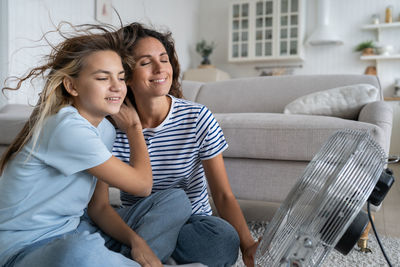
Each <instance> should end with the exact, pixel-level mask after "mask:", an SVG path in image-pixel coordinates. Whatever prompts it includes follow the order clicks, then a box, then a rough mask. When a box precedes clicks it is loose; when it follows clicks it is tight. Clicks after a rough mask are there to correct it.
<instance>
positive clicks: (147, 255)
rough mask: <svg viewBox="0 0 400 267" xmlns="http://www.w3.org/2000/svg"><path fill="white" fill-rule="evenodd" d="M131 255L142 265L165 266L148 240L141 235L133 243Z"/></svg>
mask: <svg viewBox="0 0 400 267" xmlns="http://www.w3.org/2000/svg"><path fill="white" fill-rule="evenodd" d="M131 248H132V249H131V256H132V259H133V260H134V261H136V262H137V263H139V264H140V266H142V267H154V266H155V267H159V266H163V265H162V263H161V261H160V260H159V259H158V258H157V256H156V255H155V254H154V252H153V251H152V250H151V248H150V247H149V246H148V245H147V243H146V241H145V240H144V239H143V238H141V237H140V236H136V238H135V241H134V242H133V243H132V245H131Z"/></svg>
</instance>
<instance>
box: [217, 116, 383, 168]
mask: <svg viewBox="0 0 400 267" xmlns="http://www.w3.org/2000/svg"><path fill="white" fill-rule="evenodd" d="M215 118H216V119H217V121H218V123H219V124H220V126H221V127H222V130H223V132H224V135H225V137H226V139H227V142H228V144H229V148H228V149H227V150H226V151H225V152H224V156H227V157H236V158H253V159H272V160H297V161H309V160H311V159H312V158H313V156H314V154H315V153H316V152H318V151H319V150H320V148H321V146H322V145H323V144H324V143H325V142H326V141H327V140H328V138H329V137H330V136H331V135H332V134H333V133H334V132H335V131H337V130H339V129H344V128H349V129H368V130H371V134H372V136H373V137H374V138H375V139H376V140H377V141H378V142H379V143H384V141H382V139H383V138H385V136H384V134H383V133H382V132H381V131H382V129H380V128H379V127H378V126H376V125H373V124H370V123H365V122H358V121H352V120H345V119H341V118H336V117H326V116H315V115H288V114H277V113H232V114H221V113H219V114H218V113H217V114H215Z"/></svg>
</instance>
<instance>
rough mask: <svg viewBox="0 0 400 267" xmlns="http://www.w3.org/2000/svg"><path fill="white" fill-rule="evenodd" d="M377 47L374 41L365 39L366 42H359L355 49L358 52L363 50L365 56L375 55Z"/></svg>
mask: <svg viewBox="0 0 400 267" xmlns="http://www.w3.org/2000/svg"><path fill="white" fill-rule="evenodd" d="M375 48H376V45H375V43H374V41H372V40H369V41H364V42H361V43H359V44H358V45H357V46H356V48H355V49H354V50H355V51H356V52H362V55H363V56H367V55H374V54H375V53H374V49H375Z"/></svg>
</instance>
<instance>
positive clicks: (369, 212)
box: [367, 200, 392, 267]
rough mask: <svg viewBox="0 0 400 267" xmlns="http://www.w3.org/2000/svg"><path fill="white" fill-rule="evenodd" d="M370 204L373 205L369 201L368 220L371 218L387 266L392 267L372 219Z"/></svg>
mask: <svg viewBox="0 0 400 267" xmlns="http://www.w3.org/2000/svg"><path fill="white" fill-rule="evenodd" d="M370 204H371V202H370V201H369V200H368V205H367V209H368V218H369V221H370V222H371V226H372V230H373V231H374V234H375V237H376V241H378V244H379V247H380V248H381V251H382V254H383V256H384V257H385V260H386V262H387V264H388V265H389V267H392V263H391V262H390V260H389V257H388V256H387V254H386V252H385V249H384V248H383V246H382V243H381V240H380V239H379V236H378V233H377V232H376V229H375V225H374V221H373V220H372V217H371V210H370Z"/></svg>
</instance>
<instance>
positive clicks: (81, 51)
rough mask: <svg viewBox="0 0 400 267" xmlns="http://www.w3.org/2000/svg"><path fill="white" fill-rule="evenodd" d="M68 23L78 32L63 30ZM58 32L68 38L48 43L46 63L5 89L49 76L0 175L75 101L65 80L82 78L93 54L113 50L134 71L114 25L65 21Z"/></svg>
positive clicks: (0, 165) (0, 166) (1, 164)
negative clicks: (51, 118) (51, 119)
mask: <svg viewBox="0 0 400 267" xmlns="http://www.w3.org/2000/svg"><path fill="white" fill-rule="evenodd" d="M65 24H67V25H70V26H71V27H72V28H73V30H74V33H72V34H71V33H69V34H64V33H63V32H62V31H61V27H62V26H64V25H65ZM51 32H54V31H51ZM55 32H58V33H59V35H60V36H61V37H62V38H64V40H63V41H62V42H61V43H59V44H58V45H55V46H53V45H51V44H50V43H49V42H48V43H49V45H51V47H52V51H51V53H50V54H49V55H48V56H46V58H45V63H44V64H43V65H41V66H38V67H35V68H33V69H31V70H30V72H28V74H26V75H25V76H23V77H19V78H18V77H17V78H16V80H17V81H18V83H17V85H16V87H4V88H3V91H4V90H18V89H19V88H20V87H21V85H22V83H23V82H25V81H28V80H32V79H37V78H39V77H43V78H44V79H45V85H44V88H43V90H42V92H41V93H40V97H39V100H38V103H37V104H36V106H35V108H34V110H33V112H32V114H31V116H30V118H29V120H28V121H27V122H26V124H25V125H24V127H23V129H22V130H21V131H20V132H19V133H18V135H17V136H16V138H15V139H14V141H13V142H12V143H11V145H10V146H9V147H8V149H7V150H6V152H5V153H4V154H3V156H2V158H1V160H0V174H1V173H2V172H3V170H4V168H5V166H6V164H7V162H8V161H9V160H10V159H11V158H12V157H13V156H14V155H16V154H17V153H18V152H19V151H20V150H21V149H22V147H23V146H24V145H25V144H26V143H27V142H28V141H29V140H31V138H33V147H35V145H36V142H37V141H38V138H39V134H40V132H41V129H42V127H43V123H44V121H45V119H46V118H47V117H49V116H50V115H53V114H56V113H57V112H58V111H59V110H60V109H61V108H62V107H65V106H68V105H71V104H72V97H71V95H70V94H69V93H68V92H67V90H66V89H65V87H64V85H63V80H64V78H65V77H71V78H76V77H78V75H79V73H80V72H81V70H82V68H83V67H84V65H85V60H86V58H87V57H88V56H89V55H91V54H92V53H94V52H97V51H106V50H111V51H115V52H116V53H117V54H119V55H120V56H121V58H122V63H123V66H124V69H125V70H126V71H128V70H130V69H131V68H132V66H133V61H132V58H131V56H130V55H129V54H127V53H125V47H124V46H123V42H122V40H123V39H122V35H120V34H115V32H116V29H114V28H113V27H112V26H110V25H102V26H100V25H91V24H85V25H78V26H73V25H71V24H69V23H67V22H62V23H60V25H59V26H58V27H57V29H56V31H55ZM48 33H50V32H48ZM48 33H46V34H48ZM46 34H45V35H44V39H46V37H45V36H46ZM46 40H47V39H46Z"/></svg>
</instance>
